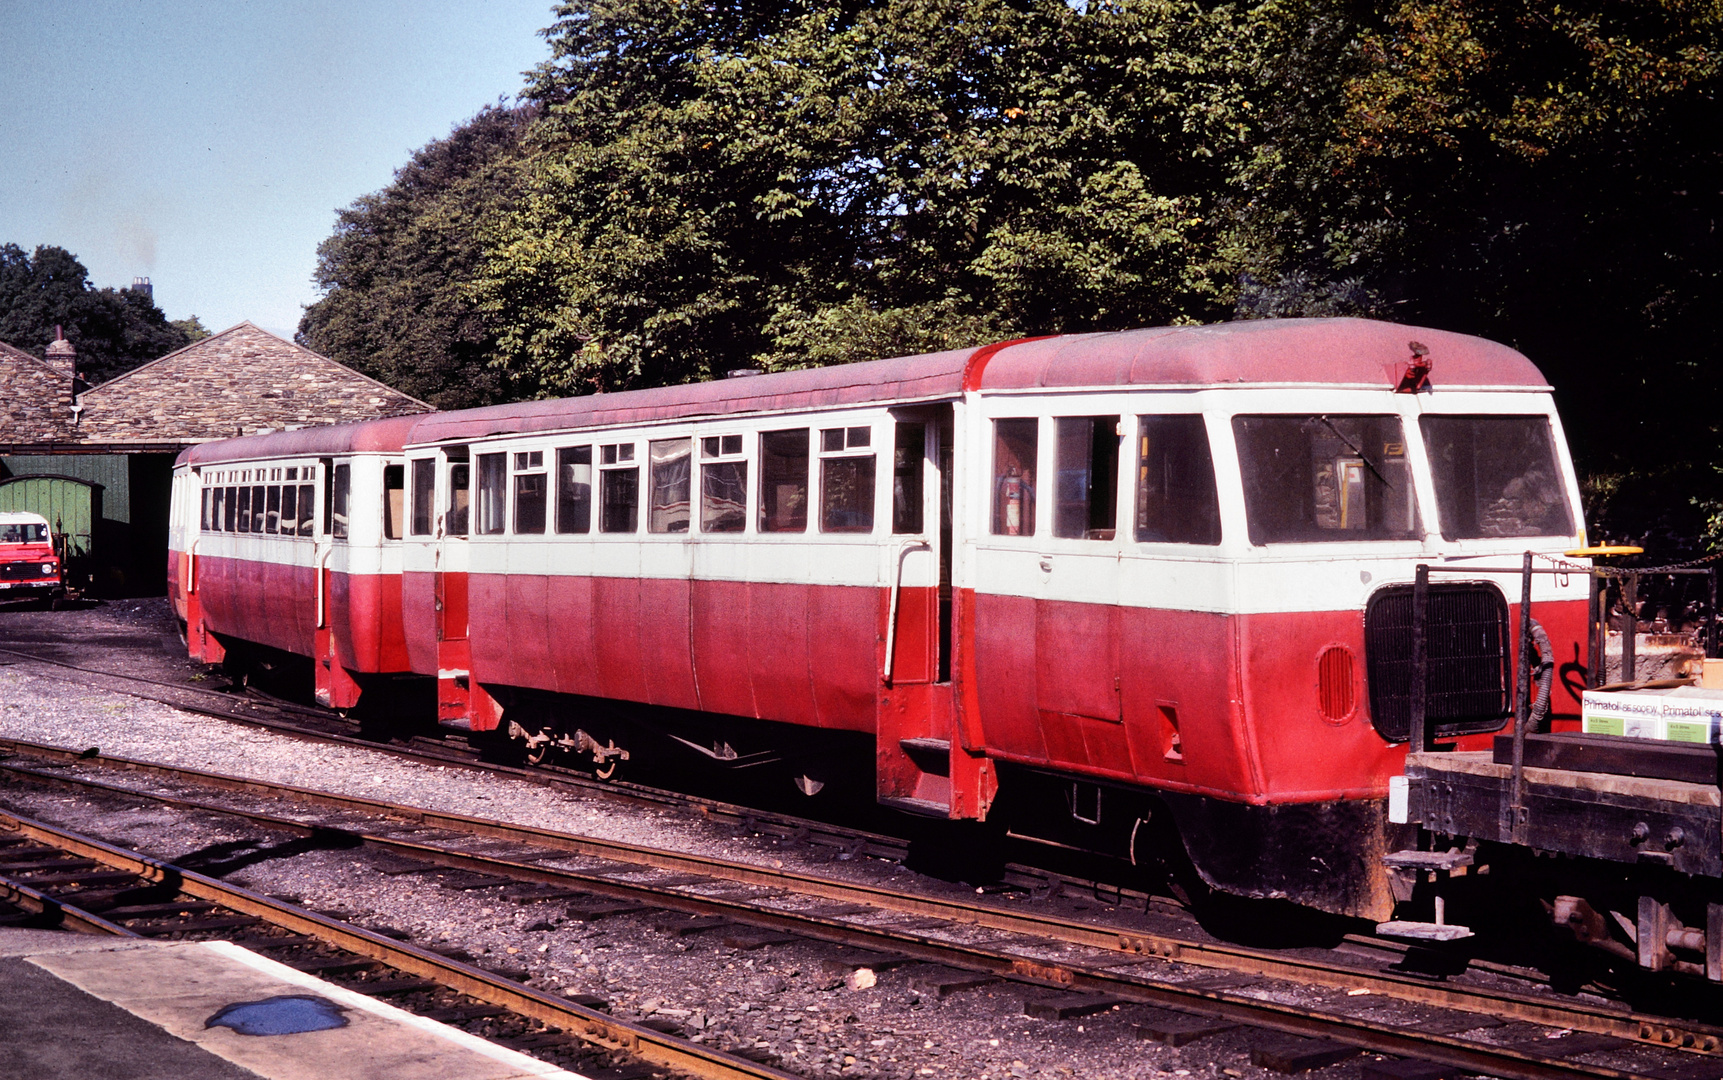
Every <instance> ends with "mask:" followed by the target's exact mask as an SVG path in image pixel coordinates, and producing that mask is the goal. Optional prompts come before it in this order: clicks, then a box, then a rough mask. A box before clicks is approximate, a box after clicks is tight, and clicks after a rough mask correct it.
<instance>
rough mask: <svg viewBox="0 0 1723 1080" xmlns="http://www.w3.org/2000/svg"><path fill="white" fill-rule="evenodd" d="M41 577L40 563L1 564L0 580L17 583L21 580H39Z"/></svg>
mask: <svg viewBox="0 0 1723 1080" xmlns="http://www.w3.org/2000/svg"><path fill="white" fill-rule="evenodd" d="M41 576H42V564H41V563H39V562H9V563H0V580H5V581H17V580H19V579H20V578H37V577H41Z"/></svg>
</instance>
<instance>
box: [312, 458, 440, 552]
mask: <svg viewBox="0 0 1723 1080" xmlns="http://www.w3.org/2000/svg"><path fill="white" fill-rule="evenodd" d="M287 471H288V472H289V473H291V472H292V471H293V470H292V469H289V470H287ZM436 502H437V462H436V459H435V458H415V459H414V460H413V520H412V521H411V522H409V523H408V526H407V527H408V528H409V529H411V530H412V533H413V535H414V536H429V535H431V528H432V519H433V518H434V517H435V516H436Z"/></svg>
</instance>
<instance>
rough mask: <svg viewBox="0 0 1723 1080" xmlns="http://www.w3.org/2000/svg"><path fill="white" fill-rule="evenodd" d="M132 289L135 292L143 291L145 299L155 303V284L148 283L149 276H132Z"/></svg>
mask: <svg viewBox="0 0 1723 1080" xmlns="http://www.w3.org/2000/svg"><path fill="white" fill-rule="evenodd" d="M132 291H133V292H135V293H143V294H144V299H145V300H148V301H149V302H150V303H152V304H153V303H155V300H156V290H155V286H153V285H151V284H150V279H149V278H147V277H135V278H133V279H132Z"/></svg>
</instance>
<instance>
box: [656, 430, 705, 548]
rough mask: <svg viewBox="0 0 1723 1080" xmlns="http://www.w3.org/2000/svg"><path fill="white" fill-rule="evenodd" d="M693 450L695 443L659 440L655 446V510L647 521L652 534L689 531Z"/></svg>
mask: <svg viewBox="0 0 1723 1080" xmlns="http://www.w3.org/2000/svg"><path fill="white" fill-rule="evenodd" d="M693 448H694V441H693V440H692V439H658V440H656V441H654V442H653V443H652V445H651V449H650V454H651V463H652V507H651V515H650V516H649V517H648V518H647V519H646V528H647V530H648V531H649V532H655V533H685V532H687V531H688V500H689V495H690V489H691V487H692V479H693V478H692V477H691V476H690V469H691V467H692V456H693Z"/></svg>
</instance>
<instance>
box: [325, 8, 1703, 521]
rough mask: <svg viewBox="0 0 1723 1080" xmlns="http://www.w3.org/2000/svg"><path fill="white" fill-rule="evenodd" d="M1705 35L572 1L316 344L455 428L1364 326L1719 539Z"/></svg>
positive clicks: (1644, 509) (379, 214) (363, 211)
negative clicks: (1006, 346) (1161, 327)
mask: <svg viewBox="0 0 1723 1080" xmlns="http://www.w3.org/2000/svg"><path fill="white" fill-rule="evenodd" d="M1720 28H1723V0H1575V2H1572V3H1567V2H1564V3H1560V4H1557V3H1554V2H1552V0H1383V2H1374V3H1367V2H1364V0H1256V2H1254V3H1249V4H1244V5H1232V4H1225V3H1214V2H1201V0H1096V2H1091V3H1088V4H1086V5H1083V4H1077V5H1073V4H1068V3H1063V2H1059V0H842V2H837V0H788V2H786V3H782V4H778V5H764V6H762V5H750V4H744V3H741V2H740V0H580V2H577V3H566V4H564V5H562V6H560V7H559V8H557V9H556V21H555V23H554V25H552V26H551V27H550V28H549V29H548V30H546V31H545V37H546V39H547V41H548V43H549V45H550V58H549V60H547V61H546V62H545V63H544V64H543V65H542V66H541V67H540V68H539V69H538V70H537V71H535V72H534V73H533V74H532V76H531V78H530V81H529V83H528V85H527V87H526V90H525V92H524V93H523V99H524V100H525V101H527V102H528V103H529V105H528V108H529V109H530V110H531V112H530V115H528V114H525V113H511V114H508V117H507V122H506V123H504V122H503V121H504V116H503V112H502V111H501V110H493V111H490V112H487V113H486V114H481V117H480V118H477V119H475V121H474V122H473V131H472V132H471V133H470V134H469V133H468V132H467V129H463V130H462V131H461V132H457V134H456V135H454V136H451V138H450V140H447V144H444V143H438V144H432V146H430V147H427V148H426V149H425V150H424V151H421V153H420V155H419V156H417V157H415V159H414V162H413V163H411V164H410V165H409V166H408V167H407V168H405V169H403V170H402V173H401V174H400V175H399V176H398V177H397V180H396V183H395V185H393V186H391V188H389V189H387V190H386V191H385V192H382V193H380V194H379V195H377V196H372V197H370V198H369V199H367V200H361V202H360V203H358V204H355V206H354V207H352V208H350V209H349V210H348V211H346V212H344V214H343V218H342V225H341V228H340V230H339V231H338V233H337V235H336V236H335V237H333V238H332V239H331V240H330V242H329V243H328V244H326V245H325V250H324V253H323V254H324V256H325V258H324V262H323V265H322V269H321V271H320V274H321V276H320V279H319V280H320V281H321V282H322V284H323V285H324V287H325V288H326V289H327V290H328V295H327V296H326V298H325V299H324V300H323V301H320V302H319V304H318V305H316V306H314V307H313V309H312V310H311V311H310V312H308V313H307V319H306V323H305V324H304V326H303V327H302V330H303V332H304V334H305V335H306V337H307V339H308V340H309V341H311V343H312V344H313V346H314V347H318V348H321V349H323V350H324V351H327V352H330V353H331V354H332V355H335V356H337V357H339V358H341V359H344V360H347V361H348V362H350V363H354V364H355V366H359V367H361V368H363V369H365V370H369V371H371V372H372V373H374V374H378V375H380V376H381V377H384V378H386V379H389V380H390V381H393V382H396V383H397V384H398V385H402V386H404V387H406V388H408V389H409V390H411V391H412V392H415V393H419V394H420V395H421V396H428V397H431V398H433V399H434V400H438V401H439V402H441V403H447V404H456V403H463V402H465V401H467V400H474V399H480V398H483V399H489V398H492V397H498V396H508V395H522V394H535V393H559V394H566V393H585V392H591V391H594V390H605V389H614V388H622V387H630V386H645V385H656V384H661V383H667V382H677V381H686V380H694V379H703V378H709V377H712V376H713V375H715V374H718V373H721V372H722V371H724V370H726V369H729V368H735V367H744V366H766V367H774V368H782V367H794V366H801V365H808V364H826V363H843V362H848V361H852V360H858V359H865V358H869V357H874V356H882V355H892V354H903V353H909V352H916V351H923V350H931V349H939V348H945V347H949V346H956V345H961V344H973V343H976V342H979V341H984V340H999V339H1001V338H1006V337H1011V336H1015V335H1024V334H1044V333H1056V332H1062V331H1078V330H1092V329H1110V328H1116V327H1126V326H1136V325H1150V324H1157V323H1169V322H1180V321H1208V320H1213V319H1219V318H1226V317H1243V318H1252V317H1268V316H1292V315H1336V314H1366V315H1373V316H1377V317H1383V318H1391V319H1396V320H1400V321H1405V322H1408V323H1422V324H1428V325H1435V326H1441V327H1445V328H1449V329H1455V330H1461V331H1468V332H1472V333H1478V334H1483V335H1485V336H1488V337H1492V338H1496V339H1498V340H1502V341H1506V342H1508V343H1510V344H1513V345H1515V346H1517V347H1519V348H1521V349H1522V350H1524V351H1525V352H1526V353H1527V354H1528V355H1530V356H1531V357H1532V358H1533V359H1534V360H1536V361H1537V362H1538V363H1539V364H1540V365H1541V366H1542V367H1543V369H1544V371H1545V372H1546V374H1548V375H1549V376H1550V378H1551V380H1552V382H1553V383H1554V384H1555V386H1556V389H1557V394H1558V399H1559V401H1560V403H1561V406H1562V409H1563V413H1564V416H1565V417H1566V419H1567V423H1568V429H1569V434H1570V438H1571V439H1572V441H1573V443H1574V445H1575V449H1576V452H1577V454H1578V456H1579V459H1580V462H1581V466H1582V471H1585V472H1587V473H1589V474H1592V475H1594V476H1595V478H1596V482H1595V483H1593V484H1592V485H1591V487H1590V490H1591V491H1593V492H1594V494H1595V496H1596V500H1597V509H1598V515H1599V516H1597V517H1596V518H1594V522H1600V523H1601V525H1602V530H1603V532H1604V533H1605V534H1606V535H1612V536H1625V535H1626V532H1627V530H1628V529H1629V526H1628V525H1627V524H1626V523H1627V522H1629V521H1637V522H1641V523H1643V522H1645V521H1650V520H1652V519H1656V521H1657V522H1658V524H1656V525H1655V526H1649V525H1641V526H1638V527H1640V528H1642V530H1643V529H1645V528H1654V529H1655V530H1659V531H1661V532H1663V533H1665V534H1675V533H1679V532H1681V531H1684V530H1685V531H1689V532H1691V531H1692V530H1693V529H1696V528H1697V527H1698V525H1697V524H1695V523H1696V522H1697V521H1699V520H1701V519H1702V518H1703V517H1704V515H1705V514H1708V513H1709V514H1714V515H1715V516H1716V520H1717V521H1719V522H1723V473H1719V472H1718V468H1717V467H1714V465H1713V463H1723V427H1720V425H1719V421H1718V420H1717V419H1716V417H1717V410H1716V409H1715V408H1713V407H1712V403H1713V402H1715V401H1717V400H1718V398H1719V391H1720V390H1723V380H1720V378H1719V375H1718V372H1719V370H1720V368H1719V365H1718V364H1716V363H1715V362H1714V360H1713V359H1712V357H1713V354H1714V353H1715V351H1716V350H1715V346H1714V344H1713V341H1712V335H1711V333H1710V325H1709V319H1708V315H1709V312H1710V309H1711V307H1712V306H1714V304H1715V302H1716V298H1717V297H1718V296H1719V288H1718V286H1719V277H1720V273H1723V266H1720V259H1719V255H1720V252H1719V246H1718V245H1719V240H1718V231H1717V221H1718V218H1719V212H1720V211H1723V206H1720V205H1719V204H1720V201H1723V190H1720V188H1723V185H1719V184H1718V183H1717V181H1716V177H1717V176H1719V175H1723V168H1720V167H1719V166H1723V161H1719V155H1720V154H1723V143H1720V142H1719V140H1718V139H1717V138H1716V136H1715V133H1716V132H1717V131H1718V130H1723V115H1719V104H1718V90H1719V85H1718V84H1719V65H1720V63H1723V40H1720ZM492 124H495V125H499V126H498V127H497V128H496V131H498V132H505V130H506V137H503V135H502V134H498V136H497V137H494V138H493V137H491V136H490V135H481V134H480V131H479V129H481V128H483V129H484V130H485V131H491V130H492V128H490V127H487V125H492ZM463 140H465V141H464V142H463ZM457 143H460V144H461V145H462V146H467V147H470V150H457V148H456V146H455V144H457ZM445 157H448V158H449V159H450V164H449V165H448V166H447V167H445V166H443V165H439V164H437V163H438V162H441V161H443V159H444V158H445ZM457 161H458V162H459V163H458V164H456V162H457ZM1438 363H1439V361H1438ZM1437 377H1438V378H1439V377H1440V368H1439V366H1438V369H1437ZM415 379H424V380H427V381H423V382H415V381H413V380H415ZM438 386H452V387H459V388H461V389H460V391H459V392H454V391H451V392H450V394H449V396H448V397H439V396H438V394H439V393H441V392H442V391H439V390H436V389H434V388H435V387H438ZM463 394H469V395H470V396H467V397H463V396H462V395H463ZM1647 500H1649V502H1648V501H1647ZM1628 507H1633V508H1634V509H1632V511H1631V512H1629V511H1628V509H1627V508H1628ZM1719 529H1723V525H1719Z"/></svg>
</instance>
